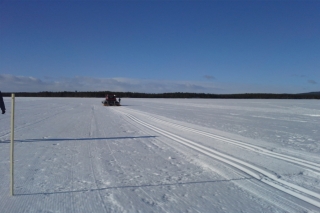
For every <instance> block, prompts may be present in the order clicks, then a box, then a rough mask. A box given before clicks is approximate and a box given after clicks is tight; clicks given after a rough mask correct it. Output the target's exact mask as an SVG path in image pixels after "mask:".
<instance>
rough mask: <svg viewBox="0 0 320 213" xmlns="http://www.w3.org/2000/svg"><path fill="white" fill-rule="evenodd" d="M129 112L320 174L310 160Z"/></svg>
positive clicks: (318, 166)
mask: <svg viewBox="0 0 320 213" xmlns="http://www.w3.org/2000/svg"><path fill="white" fill-rule="evenodd" d="M126 110H128V109H126ZM128 111H132V112H134V113H138V114H141V115H143V116H145V117H147V118H148V119H150V120H154V121H157V122H160V123H163V124H166V125H167V126H172V127H175V128H177V129H181V130H184V131H188V132H193V133H197V134H200V135H203V136H206V137H209V138H213V139H216V140H219V141H223V142H227V143H230V144H233V145H237V146H239V147H241V148H244V149H247V150H250V151H254V152H257V153H259V154H263V155H267V156H270V157H273V158H277V159H280V160H285V161H287V162H290V163H293V164H298V165H300V166H303V167H307V168H309V169H312V170H314V171H317V172H320V164H318V163H314V162H311V161H308V160H304V159H300V158H297V157H292V156H288V155H284V154H281V153H276V152H272V151H269V150H267V149H264V148H262V147H259V146H255V145H251V144H247V143H244V142H241V141H237V140H233V139H230V138H226V137H223V136H219V135H216V134H212V133H208V132H204V131H201V130H196V129H193V128H189V127H185V126H182V125H179V124H175V123H171V122H168V121H164V120H161V119H159V118H156V117H153V116H150V115H147V114H145V113H141V112H137V111H136V110H128Z"/></svg>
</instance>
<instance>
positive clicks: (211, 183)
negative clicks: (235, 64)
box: [0, 98, 320, 213]
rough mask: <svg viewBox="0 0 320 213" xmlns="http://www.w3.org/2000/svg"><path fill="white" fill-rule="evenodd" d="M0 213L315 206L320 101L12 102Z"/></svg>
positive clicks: (6, 118)
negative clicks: (111, 104) (12, 121)
mask: <svg viewBox="0 0 320 213" xmlns="http://www.w3.org/2000/svg"><path fill="white" fill-rule="evenodd" d="M10 101H11V99H10V98H5V104H6V108H7V113H6V114H5V115H1V116H0V123H1V125H0V175H1V182H0V212H1V213H6V212H15V213H16V212H19V213H21V212H68V213H69V212H217V213H218V212H228V213H229V212H235V213H238V212H246V213H257V212H304V213H306V212H320V132H319V130H320V101H319V100H219V99H213V100H203V99H129V98H122V100H121V104H123V106H121V107H104V106H102V104H101V101H102V99H98V98H91V99H90V98H16V114H15V116H16V119H15V185H14V192H15V196H13V197H12V196H10V195H9V194H10V176H9V169H10V168H9V167H10V165H9V150H10V113H11V112H10V109H11V104H10Z"/></svg>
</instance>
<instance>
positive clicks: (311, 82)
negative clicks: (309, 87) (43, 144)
mask: <svg viewBox="0 0 320 213" xmlns="http://www.w3.org/2000/svg"><path fill="white" fill-rule="evenodd" d="M308 83H309V84H317V82H316V81H314V80H308Z"/></svg>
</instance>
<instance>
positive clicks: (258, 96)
mask: <svg viewBox="0 0 320 213" xmlns="http://www.w3.org/2000/svg"><path fill="white" fill-rule="evenodd" d="M2 94H3V96H4V97H10V96H11V93H5V92H4V93H2ZM106 94H109V95H116V96H117V97H121V98H211V99H213V98H222V99H225V98H229V99H320V92H310V93H300V94H274V93H244V94H208V93H183V92H175V93H137V92H112V91H96V92H78V91H74V92H70V91H63V92H16V93H15V96H16V97H66V98H72V97H74V98H104V97H105V96H106Z"/></svg>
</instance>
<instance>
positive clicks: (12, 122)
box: [10, 93, 15, 196]
mask: <svg viewBox="0 0 320 213" xmlns="http://www.w3.org/2000/svg"><path fill="white" fill-rule="evenodd" d="M14 99H15V95H14V93H12V95H11V146H10V173H11V185H10V195H11V196H13V195H14V191H13V186H14V167H13V166H14V102H15V101H14Z"/></svg>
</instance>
